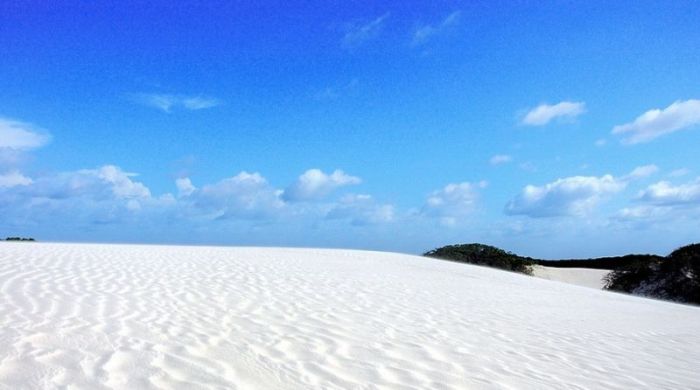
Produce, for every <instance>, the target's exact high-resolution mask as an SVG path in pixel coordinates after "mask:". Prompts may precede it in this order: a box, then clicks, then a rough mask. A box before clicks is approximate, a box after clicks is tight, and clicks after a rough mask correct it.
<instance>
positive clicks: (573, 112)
mask: <svg viewBox="0 0 700 390" xmlns="http://www.w3.org/2000/svg"><path fill="white" fill-rule="evenodd" d="M584 112H586V103H583V102H568V101H563V102H560V103H557V104H554V105H549V104H540V105H539V106H537V107H535V108H533V109H531V110H530V111H528V113H527V114H525V116H524V117H523V119H522V122H521V123H522V124H523V125H528V126H544V125H546V124H548V123H549V122H551V121H552V120H554V119H556V118H565V119H573V118H576V117H577V116H579V115H581V114H583V113H584Z"/></svg>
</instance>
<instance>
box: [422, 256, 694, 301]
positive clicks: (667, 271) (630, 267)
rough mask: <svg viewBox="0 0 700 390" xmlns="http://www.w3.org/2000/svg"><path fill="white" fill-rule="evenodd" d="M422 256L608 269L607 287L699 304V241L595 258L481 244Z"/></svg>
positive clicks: (525, 266) (516, 266) (516, 267)
mask: <svg viewBox="0 0 700 390" xmlns="http://www.w3.org/2000/svg"><path fill="white" fill-rule="evenodd" d="M424 256H428V257H434V258H439V259H444V260H450V261H456V262H461V263H469V264H476V265H483V266H488V267H494V268H499V269H503V270H507V271H514V272H521V273H524V274H528V275H530V274H532V266H533V265H535V264H537V265H543V266H547V267H559V268H571V267H577V268H595V269H604V270H611V272H610V273H608V274H607V275H606V276H605V279H604V281H605V288H606V289H608V290H614V291H620V292H626V293H630V294H636V295H644V296H649V297H654V298H660V299H667V300H673V301H677V302H686V303H694V304H700V244H692V245H688V246H684V247H682V248H679V249H676V250H675V251H673V252H672V253H671V254H669V255H668V256H665V257H663V256H657V255H626V256H617V257H601V258H597V259H576V260H540V259H533V258H531V257H523V256H518V255H516V254H514V253H511V252H507V251H504V250H503V249H499V248H496V247H493V246H489V245H483V244H461V245H448V246H444V247H441V248H437V249H433V250H431V251H428V252H426V253H424Z"/></svg>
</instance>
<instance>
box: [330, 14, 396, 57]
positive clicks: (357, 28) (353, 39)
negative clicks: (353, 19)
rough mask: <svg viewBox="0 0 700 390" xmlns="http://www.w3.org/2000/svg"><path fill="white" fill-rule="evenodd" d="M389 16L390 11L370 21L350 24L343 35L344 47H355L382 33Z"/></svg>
mask: <svg viewBox="0 0 700 390" xmlns="http://www.w3.org/2000/svg"><path fill="white" fill-rule="evenodd" d="M388 18H389V13H388V12H387V13H385V14H384V15H382V16H380V17H378V18H376V19H373V20H371V21H369V22H364V23H351V24H348V25H347V26H346V31H345V35H343V40H342V45H343V47H344V48H346V49H350V48H354V47H357V46H360V45H362V44H363V43H365V42H367V41H369V40H371V39H374V38H376V37H377V36H378V35H379V33H381V31H382V29H383V28H384V24H385V22H386V20H387V19H388Z"/></svg>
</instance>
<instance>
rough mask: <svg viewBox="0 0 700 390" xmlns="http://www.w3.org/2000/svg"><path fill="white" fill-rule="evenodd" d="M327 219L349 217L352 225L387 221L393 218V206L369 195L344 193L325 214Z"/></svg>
mask: <svg viewBox="0 0 700 390" xmlns="http://www.w3.org/2000/svg"><path fill="white" fill-rule="evenodd" d="M326 218H327V219H350V221H351V223H352V224H353V225H368V224H378V223H388V222H392V221H393V220H394V206H392V205H390V204H379V203H377V202H376V201H375V200H374V199H373V198H372V197H371V196H370V195H364V194H360V195H354V194H349V195H345V196H343V197H342V198H340V200H339V201H338V202H337V203H336V204H335V205H334V206H333V208H331V209H330V210H329V211H328V213H327V214H326Z"/></svg>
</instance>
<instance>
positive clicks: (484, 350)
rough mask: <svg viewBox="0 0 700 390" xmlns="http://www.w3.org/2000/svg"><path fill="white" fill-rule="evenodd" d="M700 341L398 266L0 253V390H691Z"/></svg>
mask: <svg viewBox="0 0 700 390" xmlns="http://www.w3.org/2000/svg"><path fill="white" fill-rule="evenodd" d="M699 325H700V308H697V307H689V306H683V305H678V304H672V303H667V302H661V301H654V300H649V299H644V298H639V297H632V296H625V295H619V294H614V293H609V292H604V291H598V290H594V289H590V288H585V287H579V286H574V285H566V284H563V283H557V282H551V281H547V280H543V279H538V278H534V277H528V276H522V275H517V274H512V273H506V272H501V271H497V270H493V269H488V268H481V267H474V266H469V265H465V264H457V263H451V262H443V261H438V260H431V259H425V258H419V257H415V256H408V255H399V254H390V253H377V252H362V251H346V250H320V249H274V248H223V247H184V246H183V247H180V246H138V245H82V244H80V245H78V244H40V243H0V388H2V389H41V388H46V389H108V388H110V389H148V388H162V389H502V388H518V389H641V388H648V389H684V388H685V389H691V388H695V389H698V388H700V371H699V370H698V367H700V366H699V364H700V332H698V329H699V328H698V326H699Z"/></svg>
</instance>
